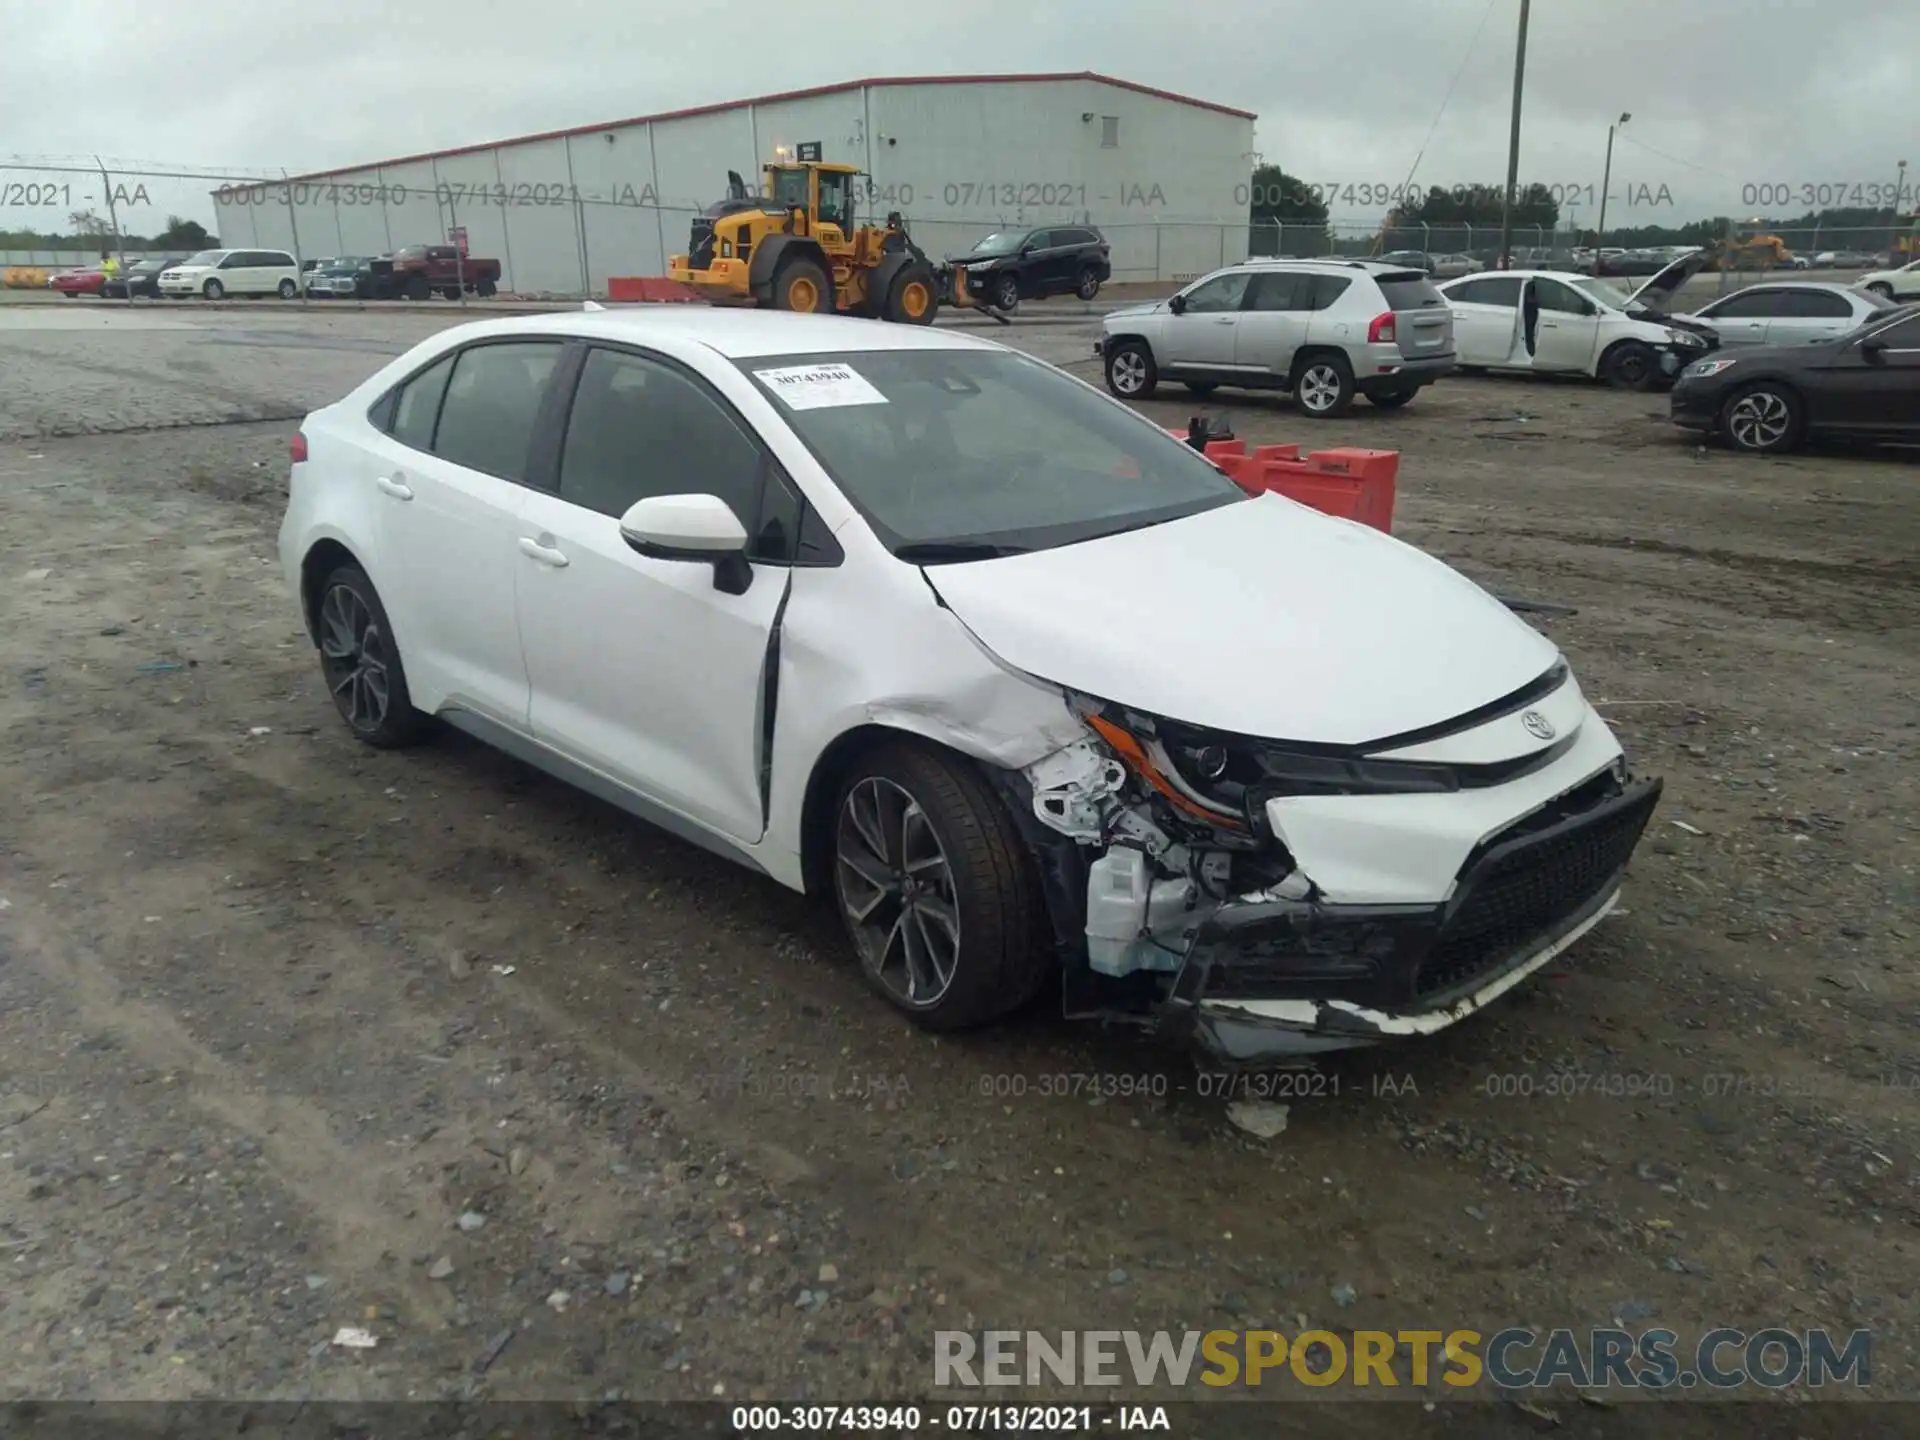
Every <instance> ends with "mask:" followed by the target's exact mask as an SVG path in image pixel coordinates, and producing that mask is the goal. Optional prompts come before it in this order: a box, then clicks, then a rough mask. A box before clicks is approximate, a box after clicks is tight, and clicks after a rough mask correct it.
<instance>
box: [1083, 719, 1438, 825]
mask: <svg viewBox="0 0 1920 1440" xmlns="http://www.w3.org/2000/svg"><path fill="white" fill-rule="evenodd" d="M1080 708H1081V714H1082V718H1084V719H1085V720H1086V722H1087V724H1088V725H1089V726H1090V727H1091V728H1092V729H1093V731H1094V732H1095V733H1096V734H1098V735H1099V736H1100V738H1101V739H1103V740H1105V741H1106V742H1107V744H1108V746H1109V747H1111V748H1112V750H1113V751H1114V753H1115V754H1116V755H1118V756H1119V757H1120V758H1121V759H1122V760H1123V761H1124V762H1125V763H1126V765H1127V767H1128V768H1129V769H1130V770H1132V771H1133V772H1134V773H1135V774H1136V775H1138V776H1139V777H1140V778H1141V780H1142V781H1144V782H1145V783H1146V784H1147V785H1148V786H1149V787H1150V788H1151V789H1153V790H1155V791H1156V792H1158V793H1159V794H1160V796H1161V797H1162V798H1163V799H1165V800H1166V801H1167V803H1168V804H1170V805H1172V806H1173V808H1174V809H1175V810H1178V811H1180V812H1181V813H1182V814H1184V815H1187V816H1190V817H1192V818H1193V819H1196V820H1203V821H1205V822H1207V823H1208V824H1212V825H1218V826H1220V827H1222V828H1223V829H1229V830H1248V829H1252V828H1254V823H1255V822H1254V816H1255V814H1256V813H1257V812H1258V810H1259V808H1260V807H1261V806H1262V805H1263V804H1264V803H1265V801H1266V800H1268V799H1270V798H1272V797H1274V796H1279V795H1412V794H1446V793H1450V792H1453V791H1456V790H1459V789H1461V788H1462V787H1461V782H1460V776H1459V775H1458V774H1457V773H1456V772H1455V770H1454V769H1453V768H1452V767H1451V766H1446V765H1433V764H1423V763H1418V762H1414V761H1407V760H1373V759H1368V758H1365V757H1362V756H1350V755H1343V754H1337V753H1331V752H1327V751H1321V750H1308V749H1301V748H1294V747H1289V746H1286V745H1283V744H1279V743H1277V742H1273V741H1267V740H1257V739H1252V738H1249V737H1246V736H1238V735H1227V734H1222V733H1220V732H1218V731H1213V730H1208V729H1205V728H1203V727H1201V726H1197V725H1188V724H1184V723H1181V722H1178V721H1172V720H1163V719H1160V718H1158V717H1155V716H1148V715H1141V714H1139V713H1137V712H1135V711H1131V710H1127V709H1124V708H1122V707H1120V706H1114V705H1102V704H1099V703H1098V702H1083V704H1082V706H1081V707H1080Z"/></svg>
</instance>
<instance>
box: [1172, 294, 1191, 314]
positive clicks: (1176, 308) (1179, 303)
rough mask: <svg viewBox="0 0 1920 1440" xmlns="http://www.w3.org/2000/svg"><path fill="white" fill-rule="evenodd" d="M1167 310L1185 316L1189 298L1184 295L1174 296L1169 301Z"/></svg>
mask: <svg viewBox="0 0 1920 1440" xmlns="http://www.w3.org/2000/svg"><path fill="white" fill-rule="evenodd" d="M1167 309H1169V310H1171V311H1172V312H1173V313H1174V314H1176V315H1184V314H1185V313H1186V310H1187V297H1186V296H1184V295H1176V296H1174V297H1173V298H1172V299H1171V300H1169V301H1167Z"/></svg>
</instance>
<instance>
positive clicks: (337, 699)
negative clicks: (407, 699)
mask: <svg viewBox="0 0 1920 1440" xmlns="http://www.w3.org/2000/svg"><path fill="white" fill-rule="evenodd" d="M320 658H321V665H322V666H323V668H324V670H325V674H326V677H327V689H328V690H329V691H330V692H331V693H332V695H333V703H334V705H335V706H337V707H338V708H339V711H340V713H341V715H342V716H344V717H345V719H346V722H347V723H348V724H349V725H351V726H353V728H354V729H355V730H358V731H361V732H363V733H364V732H371V731H374V730H377V729H379V728H380V723H381V722H382V721H383V720H385V719H386V718H387V706H388V704H389V698H390V693H391V692H390V690H389V687H388V683H387V646H386V639H385V637H384V636H383V635H382V634H381V633H380V625H379V622H378V621H377V620H375V619H374V616H373V611H372V610H371V609H370V608H369V607H368V605H367V602H366V601H365V600H364V599H362V598H361V597H360V595H359V594H358V593H357V592H356V591H354V590H353V588H352V587H350V586H347V585H335V586H334V587H333V588H332V589H331V590H329V591H327V595H326V599H325V600H323V601H322V602H321V604H320Z"/></svg>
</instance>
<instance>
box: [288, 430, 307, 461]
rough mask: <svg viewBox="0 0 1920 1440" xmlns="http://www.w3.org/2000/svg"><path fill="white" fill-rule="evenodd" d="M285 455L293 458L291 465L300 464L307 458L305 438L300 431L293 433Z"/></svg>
mask: <svg viewBox="0 0 1920 1440" xmlns="http://www.w3.org/2000/svg"><path fill="white" fill-rule="evenodd" d="M287 453H288V454H290V455H292V456H293V463H294V464H296V465H298V464H301V463H302V462H303V461H305V460H306V458H307V437H306V436H305V435H304V434H302V433H301V432H300V431H298V430H296V431H294V432H293V439H292V440H290V441H289V442H288V443H287Z"/></svg>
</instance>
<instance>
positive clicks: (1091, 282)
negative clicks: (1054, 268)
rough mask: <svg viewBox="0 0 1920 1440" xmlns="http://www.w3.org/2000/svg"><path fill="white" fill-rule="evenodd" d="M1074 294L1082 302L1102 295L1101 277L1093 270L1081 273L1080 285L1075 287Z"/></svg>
mask: <svg viewBox="0 0 1920 1440" xmlns="http://www.w3.org/2000/svg"><path fill="white" fill-rule="evenodd" d="M1073 293H1074V294H1076V295H1078V296H1079V297H1080V298H1081V299H1082V300H1091V299H1093V297H1094V296H1096V295H1098V294H1099V293H1100V276H1099V275H1098V274H1097V273H1096V272H1095V271H1093V270H1092V269H1091V268H1089V269H1086V270H1082V271H1081V272H1080V283H1079V284H1078V285H1077V286H1075V287H1074V291H1073Z"/></svg>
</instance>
